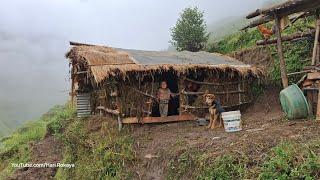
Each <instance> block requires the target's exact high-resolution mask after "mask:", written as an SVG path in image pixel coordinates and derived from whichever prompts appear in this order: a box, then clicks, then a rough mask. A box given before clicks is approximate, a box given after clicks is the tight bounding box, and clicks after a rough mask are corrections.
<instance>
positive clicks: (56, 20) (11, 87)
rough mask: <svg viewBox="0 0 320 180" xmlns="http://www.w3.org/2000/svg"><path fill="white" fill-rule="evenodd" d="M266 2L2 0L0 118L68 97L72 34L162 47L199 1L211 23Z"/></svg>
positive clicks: (29, 113) (35, 111)
mask: <svg viewBox="0 0 320 180" xmlns="http://www.w3.org/2000/svg"><path fill="white" fill-rule="evenodd" d="M265 1H267V0H157V1H154V0H135V1H134V0H27V1H25V0H0V66H1V70H0V108H1V109H0V120H2V121H4V120H11V121H12V120H14V121H25V120H31V119H34V118H37V117H38V116H39V115H41V114H42V113H44V112H46V111H47V110H48V109H49V108H50V107H52V106H53V105H55V104H63V103H64V102H65V101H66V99H67V92H65V91H66V90H68V89H69V81H68V77H69V75H68V70H69V68H68V62H67V60H66V59H65V58H64V54H65V52H66V51H68V49H69V46H68V41H70V40H71V41H78V42H85V43H96V44H104V45H109V46H113V47H121V48H132V49H143V50H164V49H167V47H168V46H169V43H168V41H169V40H170V31H169V29H170V28H171V27H173V26H174V24H175V22H176V20H177V18H178V16H179V13H180V12H181V11H182V9H184V8H186V7H193V6H198V7H199V9H200V10H202V11H204V15H205V19H206V21H207V23H208V24H212V23H215V22H219V20H220V19H225V18H228V17H240V16H244V15H245V14H247V13H248V12H249V11H252V10H255V9H256V8H259V7H260V6H261V5H262V4H263V3H265ZM217 26H219V24H217Z"/></svg>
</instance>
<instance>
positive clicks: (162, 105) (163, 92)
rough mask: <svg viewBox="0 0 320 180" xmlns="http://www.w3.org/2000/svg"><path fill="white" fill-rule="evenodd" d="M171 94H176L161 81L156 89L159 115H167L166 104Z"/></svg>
mask: <svg viewBox="0 0 320 180" xmlns="http://www.w3.org/2000/svg"><path fill="white" fill-rule="evenodd" d="M173 96H176V94H174V93H171V91H170V89H169V88H168V84H167V82H166V81H162V82H161V83H160V88H159V91H158V100H159V112H160V116H161V117H166V116H168V104H169V100H170V97H173Z"/></svg>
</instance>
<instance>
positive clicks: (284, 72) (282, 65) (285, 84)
mask: <svg viewBox="0 0 320 180" xmlns="http://www.w3.org/2000/svg"><path fill="white" fill-rule="evenodd" d="M276 36H277V48H278V56H279V61H280V72H281V80H282V86H283V88H286V87H288V77H287V70H286V62H285V60H284V55H283V50H282V39H281V25H280V17H278V16H277V17H276Z"/></svg>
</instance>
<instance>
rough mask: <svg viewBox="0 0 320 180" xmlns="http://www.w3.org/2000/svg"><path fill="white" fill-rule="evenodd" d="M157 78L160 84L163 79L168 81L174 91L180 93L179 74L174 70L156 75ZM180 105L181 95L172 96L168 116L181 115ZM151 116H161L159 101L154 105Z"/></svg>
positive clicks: (169, 86)
mask: <svg viewBox="0 0 320 180" xmlns="http://www.w3.org/2000/svg"><path fill="white" fill-rule="evenodd" d="M155 80H156V82H157V83H158V85H160V83H161V82H162V81H165V82H167V85H168V88H169V89H170V91H171V92H172V93H179V85H178V84H179V82H178V76H177V75H176V74H175V73H174V72H172V71H169V72H165V73H161V74H159V75H158V76H156V78H155ZM179 107H180V100H179V95H177V96H175V97H172V98H171V99H170V100H169V104H168V116H173V115H179ZM151 116H154V117H159V116H160V112H159V104H158V103H157V104H155V105H154V106H153V108H152V115H151Z"/></svg>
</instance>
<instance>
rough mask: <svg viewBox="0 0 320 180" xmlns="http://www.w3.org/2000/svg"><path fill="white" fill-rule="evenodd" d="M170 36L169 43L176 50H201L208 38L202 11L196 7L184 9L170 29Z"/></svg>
mask: <svg viewBox="0 0 320 180" xmlns="http://www.w3.org/2000/svg"><path fill="white" fill-rule="evenodd" d="M171 36H172V40H171V44H172V45H173V46H174V47H176V49H177V50H178V51H184V50H187V51H192V52H197V51H199V50H201V49H202V48H203V47H204V46H205V44H206V42H207V40H208V38H209V35H208V34H207V33H206V23H205V21H204V18H203V12H200V11H199V9H198V8H197V7H195V8H186V9H184V10H183V12H182V13H181V15H180V18H179V19H178V21H177V23H176V25H175V26H174V27H173V28H172V29H171Z"/></svg>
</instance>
